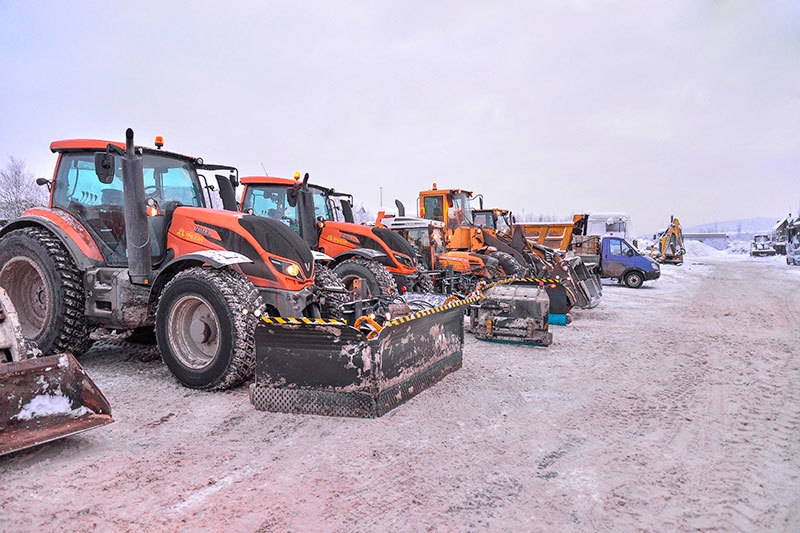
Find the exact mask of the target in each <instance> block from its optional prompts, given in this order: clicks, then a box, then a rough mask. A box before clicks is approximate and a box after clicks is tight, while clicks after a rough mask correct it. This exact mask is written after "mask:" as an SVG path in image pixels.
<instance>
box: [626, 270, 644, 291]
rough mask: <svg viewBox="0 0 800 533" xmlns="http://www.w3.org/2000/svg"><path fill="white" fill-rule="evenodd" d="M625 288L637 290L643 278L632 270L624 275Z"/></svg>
mask: <svg viewBox="0 0 800 533" xmlns="http://www.w3.org/2000/svg"><path fill="white" fill-rule="evenodd" d="M624 279H625V286H627V287H630V288H631V289H638V288H639V287H641V286H642V283H644V277H643V276H642V274H641V273H640V272H637V271H635V270H632V271H631V272H628V273H627V274H625V278H624Z"/></svg>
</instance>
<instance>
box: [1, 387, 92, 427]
mask: <svg viewBox="0 0 800 533" xmlns="http://www.w3.org/2000/svg"><path fill="white" fill-rule="evenodd" d="M92 412H93V411H92V410H91V409H88V408H87V407H85V406H81V407H79V408H78V409H73V408H72V406H71V405H70V403H69V398H67V397H66V396H64V394H63V393H62V392H61V391H57V392H56V394H39V395H37V396H34V397H33V399H32V400H31V401H30V402H28V403H27V404H26V405H25V406H24V407H23V408H22V410H21V411H20V412H19V413H18V414H17V415H15V416H13V417H12V418H16V419H17V420H31V419H33V418H37V417H41V416H50V415H71V416H73V417H79V416H83V415H85V414H88V413H92Z"/></svg>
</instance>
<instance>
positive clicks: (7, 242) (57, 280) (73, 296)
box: [0, 228, 93, 356]
mask: <svg viewBox="0 0 800 533" xmlns="http://www.w3.org/2000/svg"><path fill="white" fill-rule="evenodd" d="M0 286H2V287H3V288H4V289H5V290H6V292H7V293H8V296H9V298H11V301H12V302H13V304H14V307H15V308H16V310H17V314H18V315H19V320H20V325H21V326H22V334H23V335H24V336H25V337H26V338H27V339H30V340H32V341H33V342H35V343H36V345H38V346H39V349H41V351H42V353H43V354H44V355H52V354H57V353H63V352H70V353H72V354H74V355H76V356H79V355H81V354H83V353H84V352H86V351H87V350H88V349H89V348H90V347H91V346H92V342H93V341H92V340H91V339H90V338H89V333H91V329H90V327H89V324H88V321H87V320H86V315H85V314H84V305H85V294H84V291H83V275H82V273H81V271H80V270H78V267H77V266H76V265H75V261H73V259H72V256H70V254H69V252H67V249H66V248H65V247H64V244H63V243H62V242H61V241H60V240H59V239H58V238H57V237H56V236H55V235H53V234H52V233H51V232H49V231H47V230H46V229H43V228H23V229H18V230H14V231H11V232H9V233H8V234H7V235H6V236H4V237H3V238H2V239H0Z"/></svg>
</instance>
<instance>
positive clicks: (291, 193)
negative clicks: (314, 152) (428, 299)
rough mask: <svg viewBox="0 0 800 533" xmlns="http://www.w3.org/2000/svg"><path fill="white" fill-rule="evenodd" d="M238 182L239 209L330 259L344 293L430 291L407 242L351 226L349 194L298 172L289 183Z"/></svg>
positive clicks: (383, 232)
mask: <svg viewBox="0 0 800 533" xmlns="http://www.w3.org/2000/svg"><path fill="white" fill-rule="evenodd" d="M242 183H243V184H244V191H243V193H242V202H241V210H242V211H244V212H246V213H252V214H256V215H260V216H263V217H266V218H270V219H273V220H277V221H280V222H282V223H284V224H286V225H287V226H289V227H290V228H291V229H292V230H293V231H294V232H296V233H297V234H298V235H300V237H301V238H302V239H303V240H304V241H305V242H306V243H307V244H308V245H309V246H311V247H312V248H313V249H314V250H317V251H318V252H320V253H324V254H326V255H327V256H329V257H331V258H332V261H330V263H329V266H330V268H332V269H333V270H334V271H335V272H336V274H337V275H338V276H339V277H340V278H341V280H342V283H344V285H345V287H347V288H348V289H349V290H352V288H353V284H354V283H355V282H356V281H357V280H363V282H364V283H365V285H366V288H367V289H368V295H369V296H383V297H391V296H396V295H397V294H398V293H399V292H405V291H413V292H432V291H433V282H432V280H431V278H430V276H429V275H428V274H427V273H426V272H425V271H424V269H420V268H419V265H418V263H417V259H416V256H415V255H414V252H413V250H412V249H411V247H410V246H409V245H408V243H407V242H406V241H404V240H403V239H401V238H400V237H398V236H397V235H395V234H394V233H393V232H391V231H389V230H387V229H385V228H379V227H369V226H365V225H361V224H356V223H354V220H353V213H352V196H351V195H349V194H346V193H340V192H337V191H335V190H334V189H332V188H328V187H322V186H320V185H312V184H309V183H308V174H307V173H306V174H305V176H304V178H303V180H300V173H299V172H298V173H295V179H293V180H292V179H287V178H278V177H268V176H247V177H243V178H242ZM302 199H306V200H304V201H300V200H302Z"/></svg>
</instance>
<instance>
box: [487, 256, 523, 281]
mask: <svg viewBox="0 0 800 533" xmlns="http://www.w3.org/2000/svg"><path fill="white" fill-rule="evenodd" d="M489 255H490V256H491V257H494V258H495V259H497V261H498V262H499V263H500V271H501V275H502V276H503V277H506V278H519V277H523V276H524V275H525V267H524V266H523V265H521V264H520V262H519V261H517V260H516V259H515V258H514V256H513V255H511V254H509V253H506V252H492V253H490V254H489Z"/></svg>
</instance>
